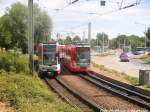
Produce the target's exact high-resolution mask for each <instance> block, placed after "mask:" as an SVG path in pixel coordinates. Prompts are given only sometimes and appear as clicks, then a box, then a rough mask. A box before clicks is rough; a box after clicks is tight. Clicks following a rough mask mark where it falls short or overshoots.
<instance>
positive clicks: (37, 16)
mask: <svg viewBox="0 0 150 112" xmlns="http://www.w3.org/2000/svg"><path fill="white" fill-rule="evenodd" d="M51 31H52V21H51V18H50V17H49V16H48V14H47V13H46V12H45V11H43V10H41V9H40V7H39V6H38V5H37V4H34V42H35V44H38V43H40V42H49V41H50V40H51V39H50V38H51Z"/></svg>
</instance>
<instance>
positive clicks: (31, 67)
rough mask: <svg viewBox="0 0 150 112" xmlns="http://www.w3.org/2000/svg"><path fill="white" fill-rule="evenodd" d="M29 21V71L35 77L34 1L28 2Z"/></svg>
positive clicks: (29, 0)
mask: <svg viewBox="0 0 150 112" xmlns="http://www.w3.org/2000/svg"><path fill="white" fill-rule="evenodd" d="M28 9H29V13H28V19H29V26H28V29H29V33H28V36H29V40H28V53H29V70H30V74H31V75H32V76H33V75H34V60H33V55H34V38H33V37H34V34H33V0H28Z"/></svg>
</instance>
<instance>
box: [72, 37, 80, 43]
mask: <svg viewBox="0 0 150 112" xmlns="http://www.w3.org/2000/svg"><path fill="white" fill-rule="evenodd" d="M72 42H73V43H80V42H81V38H80V37H79V36H78V35H76V36H75V37H74V38H73V39H72Z"/></svg>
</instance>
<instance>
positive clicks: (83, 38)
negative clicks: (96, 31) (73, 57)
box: [82, 32, 85, 42]
mask: <svg viewBox="0 0 150 112" xmlns="http://www.w3.org/2000/svg"><path fill="white" fill-rule="evenodd" d="M82 41H83V42H84V41H85V32H83V37H82Z"/></svg>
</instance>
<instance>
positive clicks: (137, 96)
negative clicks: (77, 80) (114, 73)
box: [80, 72, 150, 110]
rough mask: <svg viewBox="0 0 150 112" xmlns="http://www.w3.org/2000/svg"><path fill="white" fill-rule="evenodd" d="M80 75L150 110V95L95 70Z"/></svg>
mask: <svg viewBox="0 0 150 112" xmlns="http://www.w3.org/2000/svg"><path fill="white" fill-rule="evenodd" d="M80 77H81V78H83V79H84V80H86V81H88V82H90V83H92V84H94V85H95V86H97V87H99V88H103V89H105V90H107V91H109V92H111V93H112V94H115V95H119V96H120V97H122V98H125V99H126V100H129V101H132V102H134V103H136V104H137V105H139V106H141V107H143V108H146V109H148V110H150V97H149V96H147V95H143V94H141V93H138V92H136V91H133V90H131V89H128V88H126V87H123V86H120V85H117V84H115V83H113V82H111V81H108V80H105V79H103V78H101V77H99V76H97V75H96V74H94V73H93V72H92V73H91V72H88V73H86V74H83V75H80Z"/></svg>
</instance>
